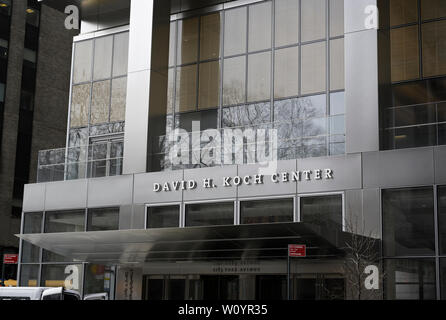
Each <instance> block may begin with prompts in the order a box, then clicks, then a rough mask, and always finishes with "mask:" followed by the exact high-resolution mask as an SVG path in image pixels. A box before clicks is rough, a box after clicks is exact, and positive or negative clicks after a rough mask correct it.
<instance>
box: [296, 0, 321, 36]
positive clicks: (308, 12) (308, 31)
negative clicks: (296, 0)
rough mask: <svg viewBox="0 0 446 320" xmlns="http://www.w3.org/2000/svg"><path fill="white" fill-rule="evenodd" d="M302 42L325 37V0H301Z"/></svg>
mask: <svg viewBox="0 0 446 320" xmlns="http://www.w3.org/2000/svg"><path fill="white" fill-rule="evenodd" d="M301 3H302V4H301V6H302V42H306V41H313V40H319V39H324V38H325V35H326V32H325V31H326V19H325V17H326V13H325V11H326V9H325V3H326V1H325V0H301Z"/></svg>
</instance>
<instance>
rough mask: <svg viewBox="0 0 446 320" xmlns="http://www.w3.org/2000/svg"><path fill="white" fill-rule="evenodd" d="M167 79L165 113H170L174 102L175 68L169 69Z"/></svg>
mask: <svg viewBox="0 0 446 320" xmlns="http://www.w3.org/2000/svg"><path fill="white" fill-rule="evenodd" d="M167 81H168V82H167V114H172V113H173V109H174V103H175V68H170V69H169V72H168V80H167Z"/></svg>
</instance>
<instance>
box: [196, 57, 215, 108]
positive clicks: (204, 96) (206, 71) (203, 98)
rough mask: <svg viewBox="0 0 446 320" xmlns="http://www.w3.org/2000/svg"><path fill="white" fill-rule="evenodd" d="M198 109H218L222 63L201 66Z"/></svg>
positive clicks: (209, 63) (207, 63)
mask: <svg viewBox="0 0 446 320" xmlns="http://www.w3.org/2000/svg"><path fill="white" fill-rule="evenodd" d="M199 68H200V77H199V79H200V84H199V89H198V90H199V95H198V109H210V108H216V107H218V106H219V104H220V63H219V61H212V62H206V63H201V64H200V67H199Z"/></svg>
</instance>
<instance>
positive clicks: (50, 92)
mask: <svg viewBox="0 0 446 320" xmlns="http://www.w3.org/2000/svg"><path fill="white" fill-rule="evenodd" d="M64 18H65V16H64V15H63V14H62V13H60V12H59V11H57V10H55V9H53V8H50V7H47V6H41V5H40V4H39V3H38V2H37V1H26V0H14V1H12V0H11V1H10V0H2V1H0V24H1V28H0V30H1V31H0V148H1V162H0V163H1V164H0V188H1V190H2V191H1V192H0V207H1V214H0V256H1V257H2V259H1V261H0V267H2V264H3V254H7V253H15V254H18V253H19V241H18V239H17V237H15V236H14V234H17V233H20V219H21V215H22V202H23V190H24V185H25V184H27V183H33V182H36V179H35V177H36V172H37V167H36V166H35V165H34V163H35V162H36V155H37V151H38V150H42V149H51V148H55V147H58V146H60V144H63V143H64V141H65V137H66V120H65V119H66V117H67V110H66V108H65V107H63V106H65V105H66V103H67V101H68V95H69V75H70V61H69V60H70V56H71V46H72V37H73V36H74V35H75V33H73V32H66V30H65V28H64V26H63V21H64ZM61 23H62V24H61ZM56 53H57V54H56ZM67 77H68V78H67ZM16 276H17V266H16V265H8V266H5V279H6V280H8V279H9V280H15V279H16Z"/></svg>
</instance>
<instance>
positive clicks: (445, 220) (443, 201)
mask: <svg viewBox="0 0 446 320" xmlns="http://www.w3.org/2000/svg"><path fill="white" fill-rule="evenodd" d="M437 194H438V224H439V226H438V234H439V242H440V254H446V186H441V187H438V193H437ZM445 276H446V274H445ZM445 281H446V279H445ZM445 290H446V287H445ZM445 298H446V297H445Z"/></svg>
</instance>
